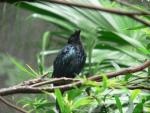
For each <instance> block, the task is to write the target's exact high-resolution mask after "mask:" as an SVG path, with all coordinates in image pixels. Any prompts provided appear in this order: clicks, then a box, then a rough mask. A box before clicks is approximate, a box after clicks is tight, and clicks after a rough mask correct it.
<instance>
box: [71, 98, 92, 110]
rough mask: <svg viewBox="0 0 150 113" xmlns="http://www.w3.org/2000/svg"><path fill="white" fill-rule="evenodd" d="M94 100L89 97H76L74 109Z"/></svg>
mask: <svg viewBox="0 0 150 113" xmlns="http://www.w3.org/2000/svg"><path fill="white" fill-rule="evenodd" d="M91 102H92V99H91V98H89V97H82V98H79V99H75V101H74V102H73V105H72V106H73V109H77V108H79V107H81V106H85V105H89V104H90V103H91Z"/></svg>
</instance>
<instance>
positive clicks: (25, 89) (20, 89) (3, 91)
mask: <svg viewBox="0 0 150 113" xmlns="http://www.w3.org/2000/svg"><path fill="white" fill-rule="evenodd" d="M149 66H150V60H148V61H146V62H145V63H144V64H142V65H140V66H137V67H132V68H127V69H123V70H120V71H117V72H111V73H108V74H106V75H107V76H108V78H113V77H117V76H119V75H125V74H129V73H135V72H139V71H142V70H144V69H145V68H147V67H149ZM88 79H89V80H92V81H102V77H101V76H99V75H95V76H92V77H89V78H88ZM56 80H57V79H56ZM59 80H64V79H61V78H59ZM83 82H84V81H81V80H80V81H77V82H73V83H72V84H66V85H61V86H56V87H31V86H17V87H16V86H15V87H10V88H3V89H0V95H1V96H6V95H12V94H17V93H43V91H47V92H54V90H55V89H56V88H59V89H60V90H62V91H66V90H69V89H72V88H74V86H77V87H79V86H81V85H82V83H83Z"/></svg>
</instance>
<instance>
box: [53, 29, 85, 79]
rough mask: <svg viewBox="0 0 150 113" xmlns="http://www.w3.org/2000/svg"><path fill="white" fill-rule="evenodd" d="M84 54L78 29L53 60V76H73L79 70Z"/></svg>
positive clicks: (83, 62)
mask: <svg viewBox="0 0 150 113" xmlns="http://www.w3.org/2000/svg"><path fill="white" fill-rule="evenodd" d="M85 60H86V54H85V51H84V48H83V46H82V43H81V40H80V30H76V31H75V32H74V33H73V34H72V35H71V36H70V38H69V39H68V44H67V45H66V46H65V47H64V48H63V49H62V50H61V51H60V52H59V53H58V55H57V57H56V59H55V61H54V64H53V66H54V71H53V74H52V77H53V78H59V77H68V78H74V77H75V76H76V75H77V74H79V73H80V72H81V70H82V69H83V67H84V64H85Z"/></svg>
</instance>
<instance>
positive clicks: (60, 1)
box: [39, 0, 149, 15]
mask: <svg viewBox="0 0 150 113" xmlns="http://www.w3.org/2000/svg"><path fill="white" fill-rule="evenodd" d="M39 1H40V0H39ZM43 1H46V2H50V3H56V4H61V5H66V6H74V7H79V8H85V9H91V10H98V11H103V12H108V13H113V14H118V15H149V14H147V13H145V12H128V11H121V10H120V9H108V8H103V7H100V6H92V5H90V4H89V5H88V4H86V5H85V4H79V3H74V2H66V1H64V0H43Z"/></svg>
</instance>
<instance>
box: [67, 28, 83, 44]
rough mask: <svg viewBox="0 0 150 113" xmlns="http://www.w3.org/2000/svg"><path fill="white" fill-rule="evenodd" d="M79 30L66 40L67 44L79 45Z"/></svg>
mask: <svg viewBox="0 0 150 113" xmlns="http://www.w3.org/2000/svg"><path fill="white" fill-rule="evenodd" d="M80 32H81V31H80V30H76V31H75V32H74V33H73V34H72V35H71V36H70V38H69V39H68V44H81V41H80Z"/></svg>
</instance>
